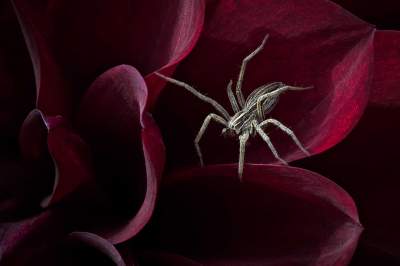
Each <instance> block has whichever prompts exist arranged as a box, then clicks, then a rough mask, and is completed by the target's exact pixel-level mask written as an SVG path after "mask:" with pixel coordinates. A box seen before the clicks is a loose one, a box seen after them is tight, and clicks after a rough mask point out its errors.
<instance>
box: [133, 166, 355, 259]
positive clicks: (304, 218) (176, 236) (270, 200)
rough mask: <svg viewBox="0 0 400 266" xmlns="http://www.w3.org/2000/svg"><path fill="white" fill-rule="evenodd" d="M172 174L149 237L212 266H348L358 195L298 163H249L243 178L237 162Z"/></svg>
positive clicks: (154, 246) (156, 246)
mask: <svg viewBox="0 0 400 266" xmlns="http://www.w3.org/2000/svg"><path fill="white" fill-rule="evenodd" d="M165 180H166V181H167V182H166V184H165V186H163V190H162V191H161V194H160V200H159V208H158V209H157V210H156V212H155V216H154V217H155V220H154V223H153V224H152V225H151V226H149V227H148V228H147V229H148V230H147V232H144V234H143V237H144V238H145V239H147V240H148V238H146V237H149V238H150V239H151V240H150V241H149V243H150V244H149V248H151V249H156V250H165V251H167V252H171V253H175V254H180V255H182V256H185V257H188V258H190V259H192V260H195V261H198V262H200V263H202V264H205V265H346V263H348V262H349V260H350V258H351V256H352V254H353V251H354V249H355V247H356V244H357V240H358V237H359V235H360V233H361V231H362V227H361V225H360V224H359V221H358V216H357V210H356V207H355V205H354V202H353V200H352V199H351V197H350V196H349V195H348V194H347V193H346V192H345V191H344V190H343V189H341V188H340V187H338V186H337V185H336V184H334V183H333V182H331V181H329V180H328V179H326V178H324V177H322V176H319V175H317V174H315V173H313V172H309V171H306V170H302V169H299V168H293V167H281V166H273V165H250V164H247V165H245V172H244V177H243V182H240V181H239V179H238V178H237V170H236V166H235V165H214V166H209V167H206V168H201V169H192V168H190V169H187V170H185V171H182V172H178V173H173V174H172V175H171V176H170V177H169V178H166V179H165ZM146 233H147V234H148V235H146ZM139 243H140V242H139Z"/></svg>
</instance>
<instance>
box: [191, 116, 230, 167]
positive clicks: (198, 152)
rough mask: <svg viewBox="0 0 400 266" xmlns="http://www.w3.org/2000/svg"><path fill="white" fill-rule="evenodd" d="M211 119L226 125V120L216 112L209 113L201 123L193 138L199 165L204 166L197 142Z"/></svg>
mask: <svg viewBox="0 0 400 266" xmlns="http://www.w3.org/2000/svg"><path fill="white" fill-rule="evenodd" d="M211 120H214V121H216V122H218V123H220V124H222V125H224V126H226V127H227V126H228V122H227V121H226V120H225V119H224V118H223V117H221V116H219V115H216V114H209V115H208V116H207V117H206V118H205V119H204V122H203V124H202V125H201V128H200V130H199V133H197V136H196V138H195V139H194V146H195V147H196V151H197V155H198V156H199V159H200V165H201V166H204V161H203V155H202V154H201V150H200V145H199V142H200V140H201V137H203V134H204V132H205V131H206V129H207V127H208V125H209V124H210V122H211Z"/></svg>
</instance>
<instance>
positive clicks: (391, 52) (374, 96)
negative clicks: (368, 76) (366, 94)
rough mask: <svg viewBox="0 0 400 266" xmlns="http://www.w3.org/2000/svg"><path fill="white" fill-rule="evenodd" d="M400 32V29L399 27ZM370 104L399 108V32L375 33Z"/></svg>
mask: <svg viewBox="0 0 400 266" xmlns="http://www.w3.org/2000/svg"><path fill="white" fill-rule="evenodd" d="M399 30H400V27H399ZM374 45H375V71H374V81H373V84H372V88H371V96H370V103H371V104H378V105H384V106H396V107H399V106H400V31H377V32H376V35H375V41H374Z"/></svg>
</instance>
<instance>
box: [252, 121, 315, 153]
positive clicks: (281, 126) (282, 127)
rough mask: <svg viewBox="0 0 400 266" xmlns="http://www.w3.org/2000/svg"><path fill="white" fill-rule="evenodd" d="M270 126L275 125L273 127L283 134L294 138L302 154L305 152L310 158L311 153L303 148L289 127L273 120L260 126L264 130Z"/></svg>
mask: <svg viewBox="0 0 400 266" xmlns="http://www.w3.org/2000/svg"><path fill="white" fill-rule="evenodd" d="M268 124H273V125H275V126H277V127H278V128H279V129H280V130H282V131H283V132H285V133H286V134H288V135H289V136H290V137H291V138H292V140H293V142H294V143H296V145H297V147H299V148H300V150H301V151H302V152H304V153H305V154H306V155H308V156H310V153H309V152H308V151H307V150H306V149H305V148H304V147H303V145H302V144H301V142H300V141H299V139H298V138H297V137H296V135H295V134H294V132H293V130H291V129H290V128H288V127H287V126H285V125H284V124H282V123H281V122H279V121H278V120H276V119H272V118H270V119H267V120H264V121H263V122H261V123H260V124H259V126H260V128H264V127H265V126H267V125H268Z"/></svg>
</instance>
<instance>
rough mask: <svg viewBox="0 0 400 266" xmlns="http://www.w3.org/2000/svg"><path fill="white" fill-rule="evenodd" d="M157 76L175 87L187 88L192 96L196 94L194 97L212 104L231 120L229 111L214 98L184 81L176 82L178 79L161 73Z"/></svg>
mask: <svg viewBox="0 0 400 266" xmlns="http://www.w3.org/2000/svg"><path fill="white" fill-rule="evenodd" d="M155 74H156V75H157V76H159V77H161V78H163V79H165V80H166V81H168V82H171V83H173V84H175V85H178V86H180V87H183V88H185V89H186V90H188V91H189V92H191V93H192V94H194V95H195V96H196V97H197V98H199V99H200V100H202V101H204V102H207V103H209V104H211V105H212V106H213V107H214V108H215V109H216V110H217V111H218V112H220V113H221V115H222V116H223V117H224V118H225V119H226V120H228V119H229V113H228V111H227V110H226V109H225V108H224V107H222V105H220V104H219V103H218V102H217V101H216V100H214V99H212V98H210V97H208V96H205V95H204V94H202V93H200V92H198V91H197V90H196V89H195V88H193V87H192V86H190V85H189V84H186V83H185V82H182V81H179V80H176V79H173V78H170V77H167V76H164V75H163V74H160V73H158V72H155Z"/></svg>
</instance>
